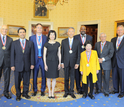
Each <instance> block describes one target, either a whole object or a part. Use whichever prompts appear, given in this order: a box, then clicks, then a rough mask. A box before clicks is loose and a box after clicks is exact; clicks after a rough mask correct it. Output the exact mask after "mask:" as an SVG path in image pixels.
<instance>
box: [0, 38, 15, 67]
mask: <svg viewBox="0 0 124 107" xmlns="http://www.w3.org/2000/svg"><path fill="white" fill-rule="evenodd" d="M6 37H7V41H6V49H5V50H3V49H2V47H3V45H2V41H1V40H0V67H1V66H2V64H3V62H4V65H5V66H6V67H10V51H11V43H12V41H13V40H12V38H10V37H9V36H6Z"/></svg>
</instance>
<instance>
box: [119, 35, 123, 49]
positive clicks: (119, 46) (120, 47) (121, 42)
mask: <svg viewBox="0 0 124 107" xmlns="http://www.w3.org/2000/svg"><path fill="white" fill-rule="evenodd" d="M123 45H124V37H123V39H122V41H121V44H120V46H119V48H118V50H119V49H120V48H121V47H122V46H123Z"/></svg>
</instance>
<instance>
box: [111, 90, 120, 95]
mask: <svg viewBox="0 0 124 107" xmlns="http://www.w3.org/2000/svg"><path fill="white" fill-rule="evenodd" d="M115 93H119V92H115V91H112V92H110V94H115Z"/></svg>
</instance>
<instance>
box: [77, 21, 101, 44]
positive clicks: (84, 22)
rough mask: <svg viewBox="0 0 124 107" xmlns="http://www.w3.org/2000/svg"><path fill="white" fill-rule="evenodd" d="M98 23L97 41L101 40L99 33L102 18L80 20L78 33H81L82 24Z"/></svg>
mask: <svg viewBox="0 0 124 107" xmlns="http://www.w3.org/2000/svg"><path fill="white" fill-rule="evenodd" d="M95 24H97V25H98V30H97V42H98V41H99V34H100V25H101V21H100V20H92V21H83V22H78V23H77V34H79V33H80V31H79V30H80V27H81V25H95Z"/></svg>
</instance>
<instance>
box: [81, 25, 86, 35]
mask: <svg viewBox="0 0 124 107" xmlns="http://www.w3.org/2000/svg"><path fill="white" fill-rule="evenodd" d="M80 33H81V34H82V35H84V34H86V27H85V26H81V28H80Z"/></svg>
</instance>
